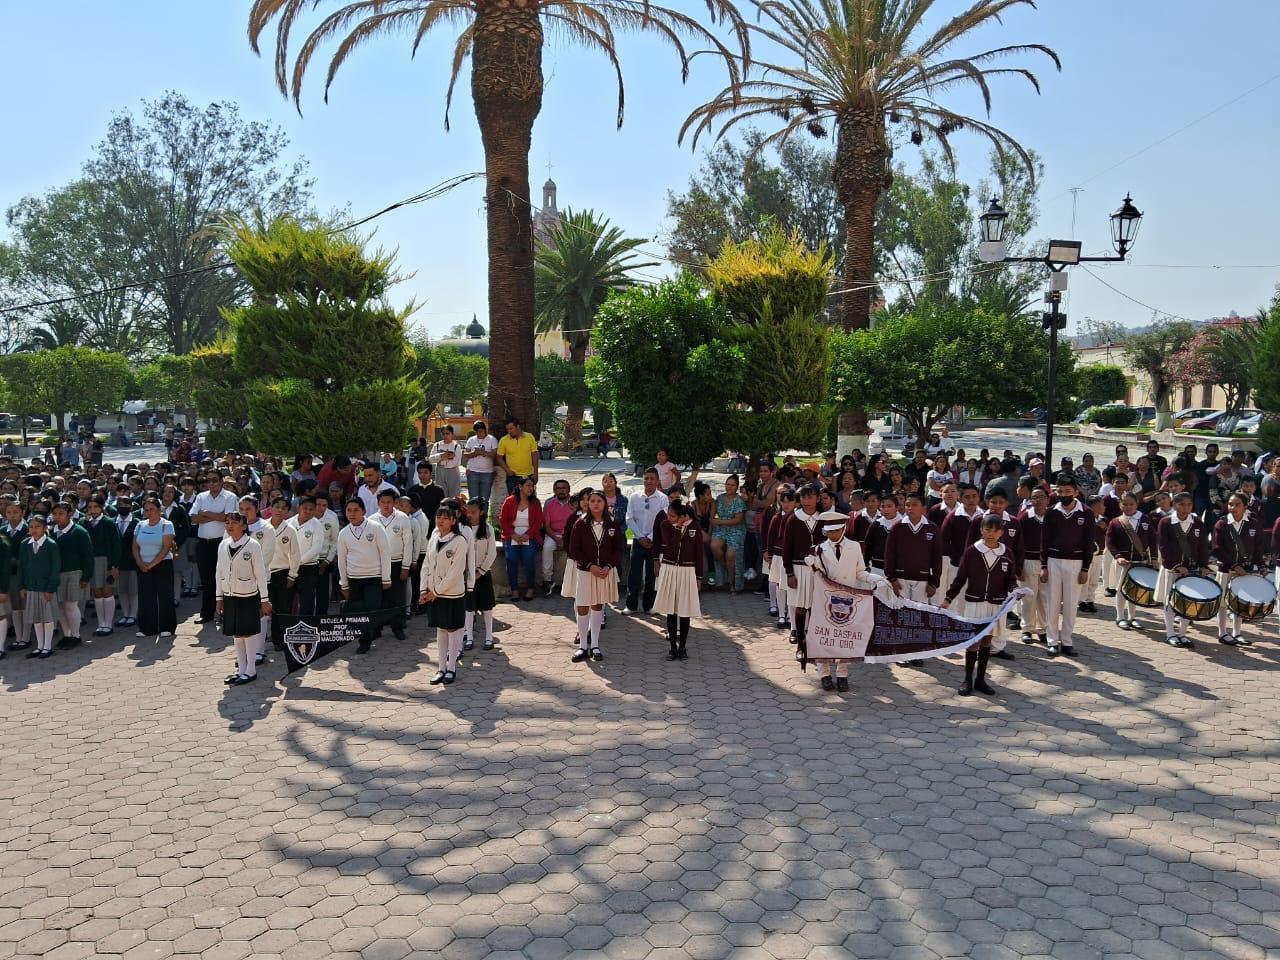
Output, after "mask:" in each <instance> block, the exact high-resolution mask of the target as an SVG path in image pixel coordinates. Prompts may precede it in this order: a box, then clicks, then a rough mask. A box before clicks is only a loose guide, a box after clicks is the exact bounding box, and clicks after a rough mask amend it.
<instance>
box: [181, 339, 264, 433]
mask: <svg viewBox="0 0 1280 960" xmlns="http://www.w3.org/2000/svg"><path fill="white" fill-rule="evenodd" d="M189 356H190V357H191V401H192V403H194V404H195V408H196V413H198V414H199V415H200V416H201V417H203V418H204V419H205V420H207V421H208V422H209V424H210V425H212V426H217V427H224V428H230V429H234V430H243V429H244V428H245V427H246V426H247V425H248V423H249V394H248V386H249V385H248V381H247V380H246V379H245V377H244V375H243V374H242V373H240V371H239V370H237V369H236V362H235V344H234V343H232V342H231V340H230V338H228V337H226V336H223V337H219V338H218V339H217V340H214V341H213V342H212V343H206V344H202V345H201V346H198V347H196V348H195V349H194V350H192V351H191V353H190V354H189Z"/></svg>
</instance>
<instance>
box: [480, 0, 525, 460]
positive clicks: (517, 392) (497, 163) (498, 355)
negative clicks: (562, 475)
mask: <svg viewBox="0 0 1280 960" xmlns="http://www.w3.org/2000/svg"><path fill="white" fill-rule="evenodd" d="M517 2H518V0H517ZM473 29H474V30H475V39H474V41H473V43H472V48H471V95H472V99H473V100H474V102H475V110H476V119H477V121H479V124H480V139H481V142H482V143H483V144H484V157H485V176H486V181H485V207H486V216H487V226H488V255H489V416H490V418H491V419H494V420H502V419H505V418H506V417H508V416H514V417H516V418H517V419H519V421H520V422H521V423H522V424H523V425H524V426H525V428H526V429H527V430H529V432H531V433H533V434H535V435H536V434H537V431H538V423H537V412H538V404H537V398H536V396H535V395H534V390H533V341H534V329H533V310H534V306H533V221H532V216H531V203H530V200H529V147H530V143H531V141H532V138H533V121H534V120H535V119H536V118H537V116H538V112H539V111H540V110H541V109H542V24H541V22H540V21H539V19H538V13H537V9H536V8H535V7H533V6H532V5H529V6H527V7H524V6H522V7H515V6H509V5H507V4H505V3H500V2H499V3H494V4H484V5H482V6H481V7H480V9H479V10H478V11H477V13H476V21H475V25H474V27H473Z"/></svg>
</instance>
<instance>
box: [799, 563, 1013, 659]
mask: <svg viewBox="0 0 1280 960" xmlns="http://www.w3.org/2000/svg"><path fill="white" fill-rule="evenodd" d="M1023 592H1024V591H1022V590H1016V591H1014V594H1013V595H1012V596H1011V597H1009V599H1008V600H1006V601H1005V602H1004V604H1003V605H1002V606H1001V607H1000V609H999V610H997V611H996V614H995V615H994V616H992V617H989V618H984V619H979V620H974V619H971V618H969V617H962V616H959V615H958V614H955V613H953V612H951V611H950V610H943V609H942V608H941V607H934V606H930V605H929V604H924V603H916V602H914V601H912V600H906V599H903V598H902V597H899V596H897V595H896V594H895V593H894V592H893V589H892V587H890V586H889V583H888V581H887V580H880V581H878V582H876V584H875V586H874V588H873V589H862V588H859V587H847V586H845V585H844V584H840V583H836V582H834V581H832V580H828V579H827V578H826V577H825V576H823V575H822V573H821V571H816V570H815V571H814V575H813V599H812V601H811V603H810V607H809V616H808V621H807V624H806V628H805V657H806V659H808V660H823V659H840V660H860V661H862V662H864V663H895V662H899V661H902V660H923V659H927V658H929V657H943V656H946V655H947V654H949V653H955V652H956V651H959V650H966V649H968V648H969V647H971V646H973V645H974V644H975V643H977V642H978V641H979V640H981V639H982V638H983V637H985V636H987V635H988V634H990V633H991V631H992V630H993V629H995V625H996V624H997V623H999V622H1000V619H1001V618H1002V617H1003V616H1004V615H1005V614H1007V613H1008V612H1009V610H1010V609H1011V608H1012V607H1013V604H1014V603H1015V602H1016V601H1017V599H1018V597H1019V596H1021V594H1022V593H1023Z"/></svg>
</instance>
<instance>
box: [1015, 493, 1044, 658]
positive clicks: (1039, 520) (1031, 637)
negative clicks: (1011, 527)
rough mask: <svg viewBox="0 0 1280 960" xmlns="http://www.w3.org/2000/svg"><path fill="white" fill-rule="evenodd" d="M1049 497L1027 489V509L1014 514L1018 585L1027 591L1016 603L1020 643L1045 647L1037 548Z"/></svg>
mask: <svg viewBox="0 0 1280 960" xmlns="http://www.w3.org/2000/svg"><path fill="white" fill-rule="evenodd" d="M1048 507H1049V495H1048V494H1046V493H1045V492H1044V491H1043V490H1041V489H1040V488H1039V487H1036V486H1035V485H1034V484H1030V483H1029V484H1028V485H1027V507H1026V509H1024V510H1023V511H1022V512H1021V513H1019V514H1018V538H1019V539H1020V540H1021V541H1022V570H1021V578H1022V585H1023V586H1024V587H1026V588H1027V590H1028V591H1030V592H1029V593H1028V594H1027V595H1026V596H1024V597H1023V598H1022V600H1021V601H1020V602H1019V604H1018V607H1019V613H1020V619H1021V620H1022V642H1023V643H1035V642H1037V640H1038V641H1039V642H1040V643H1045V642H1047V640H1048V635H1047V634H1046V633H1045V632H1044V631H1045V615H1044V605H1045V602H1046V601H1047V600H1048V599H1049V590H1048V588H1047V587H1046V586H1045V585H1044V584H1043V583H1041V582H1040V546H1041V544H1042V542H1043V541H1044V515H1045V513H1046V511H1047V510H1048Z"/></svg>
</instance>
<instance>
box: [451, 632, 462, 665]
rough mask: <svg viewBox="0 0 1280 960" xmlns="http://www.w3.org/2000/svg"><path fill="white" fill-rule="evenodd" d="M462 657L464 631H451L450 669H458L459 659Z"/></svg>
mask: <svg viewBox="0 0 1280 960" xmlns="http://www.w3.org/2000/svg"><path fill="white" fill-rule="evenodd" d="M461 657H462V631H461V630H450V631H449V669H450V670H457V669H458V660H459V659H461Z"/></svg>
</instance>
